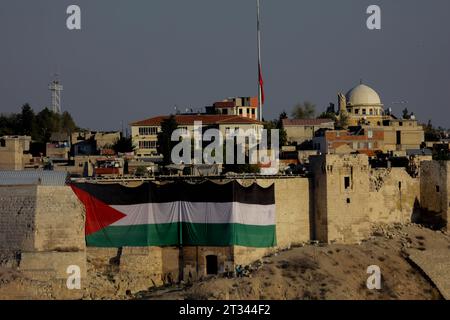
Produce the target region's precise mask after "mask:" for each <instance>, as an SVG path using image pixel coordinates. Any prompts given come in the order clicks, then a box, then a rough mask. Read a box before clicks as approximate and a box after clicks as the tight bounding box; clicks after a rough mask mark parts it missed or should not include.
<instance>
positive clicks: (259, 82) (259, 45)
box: [256, 0, 263, 121]
mask: <svg viewBox="0 0 450 320" xmlns="http://www.w3.org/2000/svg"><path fill="white" fill-rule="evenodd" d="M256 7H257V37H258V39H257V43H258V77H259V79H258V111H259V112H258V113H259V121H262V119H263V116H262V108H263V101H262V100H263V97H262V95H263V93H262V90H263V88H262V86H261V82H262V70H261V15H260V10H259V8H260V6H259V0H256Z"/></svg>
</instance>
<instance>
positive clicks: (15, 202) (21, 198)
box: [0, 186, 37, 252]
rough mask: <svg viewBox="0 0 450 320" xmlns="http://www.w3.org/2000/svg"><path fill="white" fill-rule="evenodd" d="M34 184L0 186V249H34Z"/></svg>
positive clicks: (11, 250) (10, 250) (35, 190)
mask: <svg viewBox="0 0 450 320" xmlns="http://www.w3.org/2000/svg"><path fill="white" fill-rule="evenodd" d="M36 192H37V187H36V186H0V251H4V252H6V251H7V252H15V251H19V250H30V251H32V250H34V239H35V212H36V206H37V205H36V202H37V198H36Z"/></svg>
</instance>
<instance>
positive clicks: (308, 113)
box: [291, 101, 316, 119]
mask: <svg viewBox="0 0 450 320" xmlns="http://www.w3.org/2000/svg"><path fill="white" fill-rule="evenodd" d="M315 114H316V105H315V104H313V103H311V102H310V101H305V102H303V103H298V104H296V105H295V107H294V109H293V110H292V114H291V115H292V118H294V119H312V118H314V116H315Z"/></svg>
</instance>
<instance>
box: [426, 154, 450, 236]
mask: <svg viewBox="0 0 450 320" xmlns="http://www.w3.org/2000/svg"><path fill="white" fill-rule="evenodd" d="M449 172H450V161H423V162H421V166H420V176H421V179H420V198H421V207H422V211H423V212H422V219H425V220H429V222H434V223H436V224H438V225H442V226H444V227H446V228H447V230H449V226H448V211H449V207H450V176H449Z"/></svg>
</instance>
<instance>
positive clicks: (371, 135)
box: [367, 130, 373, 139]
mask: <svg viewBox="0 0 450 320" xmlns="http://www.w3.org/2000/svg"><path fill="white" fill-rule="evenodd" d="M367 138H369V139H372V138H373V131H372V130H368V131H367Z"/></svg>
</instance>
